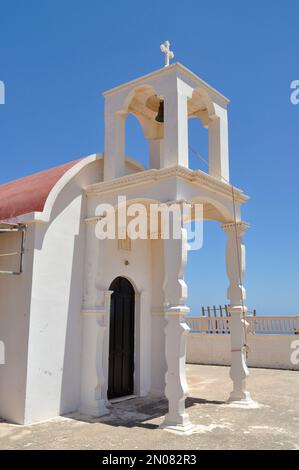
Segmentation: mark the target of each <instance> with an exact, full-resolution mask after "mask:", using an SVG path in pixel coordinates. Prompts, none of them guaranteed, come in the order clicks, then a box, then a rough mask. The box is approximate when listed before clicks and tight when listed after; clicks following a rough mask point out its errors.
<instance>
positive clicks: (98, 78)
mask: <svg viewBox="0 0 299 470" xmlns="http://www.w3.org/2000/svg"><path fill="white" fill-rule="evenodd" d="M298 22H299V3H298V1H297V0H287V1H285V2H282V1H274V0H272V1H269V0H263V1H262V2H261V1H256V0H252V1H250V2H245V1H243V2H240V1H236V0H226V1H225V2H223V1H219V0H218V1H217V0H214V1H213V2H203V1H200V0H197V1H190V0H185V1H184V2H182V1H171V2H162V1H156V0H151V1H150V2H141V1H138V2H137V1H132V0H126V1H120V0H118V1H116V0H110V1H109V2H104V1H99V0H98V1H94V0H85V1H81V0H80V1H75V0H73V1H70V0H68V1H67V0H60V1H57V0H51V1H50V0H47V1H46V0H39V1H35V0H34V1H33V0H26V1H21V0H19V1H16V0H9V1H8V0H7V1H5V0H0V80H2V81H3V82H4V83H5V86H6V104H5V105H4V106H3V105H1V106H0V158H1V173H0V183H4V182H6V181H8V180H10V179H16V178H19V177H21V176H23V175H26V174H29V173H32V172H35V171H39V170H42V169H44V168H47V167H49V166H54V165H57V164H60V163H63V162H66V161H69V160H72V159H75V158H78V157H81V156H84V155H87V154H90V153H93V152H95V151H101V150H102V149H103V98H102V97H101V92H102V91H104V90H106V89H109V88H111V87H113V86H116V85H118V84H120V83H123V82H126V81H128V80H131V79H134V78H136V77H138V76H141V75H144V74H146V73H148V72H151V71H152V70H156V69H157V68H159V67H161V66H162V65H163V57H162V54H161V53H160V50H159V45H160V43H161V42H163V41H164V40H165V39H169V40H170V41H171V45H172V47H173V49H174V52H175V59H176V60H177V61H179V62H181V63H183V64H184V65H186V66H187V67H188V68H190V69H192V70H193V71H194V72H195V73H196V74H198V75H199V76H200V77H201V78H203V79H204V80H206V81H207V82H208V83H210V84H211V85H212V86H214V87H215V88H217V89H218V90H219V91H221V92H222V93H223V94H225V95H226V96H228V97H229V98H230V99H231V104H230V107H229V126H230V163H231V180H232V182H233V183H234V184H235V185H236V186H238V187H240V188H242V189H244V191H245V192H246V193H247V194H249V195H250V196H251V200H250V201H249V202H248V203H247V204H246V206H244V209H243V218H244V220H246V221H248V222H249V223H250V224H251V228H250V229H249V231H248V233H247V235H246V238H245V240H246V246H247V275H246V279H245V284H246V287H247V298H248V302H247V303H248V305H249V307H251V308H253V307H255V308H257V310H258V313H259V314H271V313H272V314H299V282H298V281H299V250H298V239H299V235H298V234H299V215H298V192H299V190H298V173H299V139H298V129H299V127H298V126H299V105H297V106H294V105H292V104H291V102H290V92H291V90H290V83H291V81H292V80H296V79H299V68H298V57H299V34H298ZM128 137H129V139H128V146H127V151H128V153H129V154H130V155H133V156H135V157H137V158H139V159H140V160H141V161H144V158H145V157H144V155H145V153H146V151H147V149H146V145H145V143H144V142H143V139H142V136H141V133H140V130H139V129H138V128H137V126H136V125H135V123H134V122H131V120H130V121H129V122H128ZM205 139H206V136H205V130H203V129H200V126H199V124H198V123H197V126H196V124H194V123H192V124H191V125H190V143H191V144H192V145H193V146H194V147H196V148H197V149H198V151H199V152H200V153H202V154H203V155H204V156H205V157H207V150H206V142H205ZM190 161H191V164H192V166H194V167H198V168H201V166H200V164H198V162H196V161H195V160H194V159H191V160H190ZM224 250H225V237H224V234H223V233H222V231H221V229H220V228H219V226H218V224H216V223H206V224H205V230H204V246H203V249H202V250H200V251H198V252H193V253H192V254H191V255H190V259H189V265H188V271H187V276H186V279H187V282H188V284H189V292H190V299H189V304H190V306H191V308H192V311H193V312H194V313H195V312H196V311H197V310H199V309H200V307H201V305H213V304H219V303H221V304H223V303H225V301H226V287H227V281H226V275H225V258H224Z"/></svg>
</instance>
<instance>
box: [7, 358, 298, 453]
mask: <svg viewBox="0 0 299 470" xmlns="http://www.w3.org/2000/svg"><path fill="white" fill-rule="evenodd" d="M250 372H251V374H250V377H249V379H248V385H249V389H250V391H251V394H252V397H253V398H254V399H255V400H257V401H258V402H259V403H260V404H262V405H263V406H262V407H260V408H258V409H249V410H245V409H239V408H232V407H229V406H227V405H226V404H225V400H226V399H227V397H228V395H229V392H230V389H231V383H230V379H229V375H228V374H229V368H228V367H218V366H201V365H188V382H189V387H190V397H189V398H188V399H187V406H188V411H189V413H190V416H191V419H192V422H193V423H194V424H196V425H199V426H198V429H197V432H196V433H194V434H192V435H190V436H178V435H176V434H172V433H170V432H167V431H164V430H161V429H158V425H159V424H160V423H161V421H162V417H163V415H164V413H165V411H166V402H165V401H163V400H151V399H149V398H142V399H141V398H135V399H131V400H127V401H123V402H120V403H117V404H114V405H113V408H112V412H111V414H110V415H108V416H105V417H102V418H97V419H89V418H87V417H86V416H82V415H80V414H78V413H74V414H69V415H67V416H64V417H61V418H56V419H52V420H50V421H47V422H43V423H39V424H34V425H30V426H19V425H12V424H9V423H6V422H0V449H106V450H118V449H145V450H149V449H161V450H165V449H170V450H175V449H191V450H192V449H299V393H298V392H299V373H298V372H295V371H283V370H270V369H251V370H250Z"/></svg>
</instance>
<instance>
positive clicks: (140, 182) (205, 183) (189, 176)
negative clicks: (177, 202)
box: [85, 166, 249, 204]
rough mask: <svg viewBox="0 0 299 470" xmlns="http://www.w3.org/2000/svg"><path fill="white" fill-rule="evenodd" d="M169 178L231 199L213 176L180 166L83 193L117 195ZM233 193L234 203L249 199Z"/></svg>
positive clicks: (99, 185) (124, 178)
mask: <svg viewBox="0 0 299 470" xmlns="http://www.w3.org/2000/svg"><path fill="white" fill-rule="evenodd" d="M171 177H179V178H182V179H183V180H185V181H188V182H190V183H193V184H195V185H197V186H201V187H202V188H205V189H208V190H211V191H214V192H216V193H218V194H220V195H222V196H225V197H227V198H229V199H231V197H232V190H231V186H230V185H228V184H227V183H223V182H222V181H219V180H217V179H216V178H214V177H213V176H211V175H209V174H207V173H204V172H202V171H200V170H190V169H188V168H184V167H181V166H174V167H171V168H163V169H150V170H145V171H141V172H139V173H133V174H130V175H126V176H121V177H119V178H115V179H114V180H110V181H103V182H101V183H96V184H92V185H90V186H88V187H87V188H86V189H85V192H86V194H87V195H88V196H98V195H103V194H107V193H112V192H115V193H119V191H121V190H124V189H126V188H128V187H130V188H132V187H133V186H135V187H136V186H142V187H143V186H144V185H145V184H151V183H153V182H155V181H160V180H163V179H167V178H171ZM234 193H235V201H236V202H238V203H240V204H242V203H244V202H246V201H247V200H248V199H249V197H248V196H246V195H245V194H244V193H243V192H242V191H241V190H240V189H238V188H234Z"/></svg>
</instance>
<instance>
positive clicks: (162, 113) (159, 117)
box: [155, 100, 164, 122]
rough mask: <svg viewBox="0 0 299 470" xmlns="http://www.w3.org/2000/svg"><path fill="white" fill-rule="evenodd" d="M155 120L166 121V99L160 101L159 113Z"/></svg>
mask: <svg viewBox="0 0 299 470" xmlns="http://www.w3.org/2000/svg"><path fill="white" fill-rule="evenodd" d="M155 121H157V122H164V101H162V100H161V101H160V104H159V109H158V114H157V116H156V117H155Z"/></svg>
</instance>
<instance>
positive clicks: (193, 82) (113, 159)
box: [103, 41, 229, 182]
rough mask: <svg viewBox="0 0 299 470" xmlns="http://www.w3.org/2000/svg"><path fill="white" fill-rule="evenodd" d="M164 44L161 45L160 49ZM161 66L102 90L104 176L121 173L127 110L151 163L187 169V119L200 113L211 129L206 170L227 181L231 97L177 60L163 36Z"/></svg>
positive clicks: (120, 174)
mask: <svg viewBox="0 0 299 470" xmlns="http://www.w3.org/2000/svg"><path fill="white" fill-rule="evenodd" d="M162 48H163V49H162ZM161 50H162V52H164V53H165V67H163V68H162V69H159V70H157V71H155V72H152V73H150V74H148V75H145V76H143V77H140V78H137V79H136V80H133V81H131V82H128V83H125V84H123V85H120V86H118V87H116V88H113V89H111V90H109V91H106V92H105V93H103V95H104V98H105V150H104V179H105V180H106V181H107V180H112V179H114V178H118V177H121V176H123V175H124V174H125V134H126V132H125V126H126V117H127V115H128V114H129V113H131V114H132V115H134V116H135V117H136V119H137V120H138V121H139V123H140V125H141V128H142V131H143V134H144V137H145V138H146V139H147V140H148V142H149V148H150V167H151V168H156V169H162V168H168V167H174V166H181V167H185V168H188V167H189V163H188V154H189V148H188V120H189V118H198V119H199V120H200V123H199V124H201V125H202V126H204V127H206V128H207V129H208V134H209V137H208V139H209V174H210V175H212V176H214V177H215V178H217V179H218V180H221V181H223V182H228V181H229V157H228V124H227V105H228V103H229V100H228V99H227V98H225V97H224V96H223V95H222V94H221V93H219V92H218V91H216V90H215V89H213V88H212V87H210V86H209V85H208V84H207V83H205V82H204V81H203V80H201V79H200V78H199V77H197V76H196V75H195V74H194V73H193V72H191V71H190V70H188V69H187V68H186V67H184V66H183V65H181V64H180V63H174V64H171V65H169V59H170V58H171V57H172V56H173V53H172V52H171V51H170V50H169V43H168V42H167V41H166V42H165V43H164V44H163V45H162V46H161Z"/></svg>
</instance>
